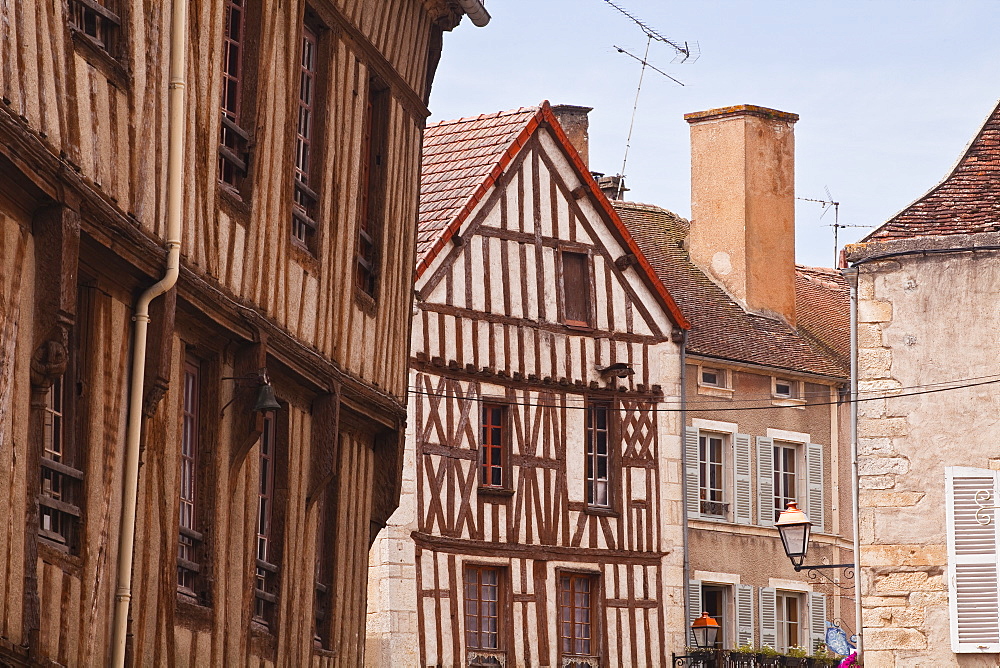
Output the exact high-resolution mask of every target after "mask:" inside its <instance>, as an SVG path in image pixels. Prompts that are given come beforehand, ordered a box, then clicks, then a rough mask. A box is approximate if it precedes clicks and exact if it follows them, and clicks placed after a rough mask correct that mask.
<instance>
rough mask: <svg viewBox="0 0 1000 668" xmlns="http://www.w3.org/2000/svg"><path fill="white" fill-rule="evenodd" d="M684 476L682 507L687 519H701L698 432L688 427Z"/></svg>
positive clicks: (685, 443)
mask: <svg viewBox="0 0 1000 668" xmlns="http://www.w3.org/2000/svg"><path fill="white" fill-rule="evenodd" d="M684 475H685V477H686V478H687V498H686V499H684V505H685V507H686V508H687V513H688V517H701V502H700V498H701V496H700V493H699V487H700V483H701V480H700V478H699V476H698V430H697V429H696V428H694V427H688V428H687V429H685V430H684ZM699 605H700V604H699Z"/></svg>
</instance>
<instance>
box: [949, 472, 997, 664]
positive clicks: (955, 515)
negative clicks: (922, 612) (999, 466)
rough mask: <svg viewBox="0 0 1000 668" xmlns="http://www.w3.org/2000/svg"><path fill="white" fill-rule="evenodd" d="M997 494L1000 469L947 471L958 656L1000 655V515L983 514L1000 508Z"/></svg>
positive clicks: (952, 617)
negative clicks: (999, 592)
mask: <svg viewBox="0 0 1000 668" xmlns="http://www.w3.org/2000/svg"><path fill="white" fill-rule="evenodd" d="M997 492H998V485H997V473H996V472H995V471H990V470H986V469H976V468H968V467H962V466H950V467H948V468H946V469H945V499H946V502H945V514H946V517H947V527H948V589H949V596H948V607H949V615H948V616H949V618H950V620H951V646H952V650H953V651H954V652H976V653H983V652H1000V608H998V595H997V588H998V585H1000V583H998V579H997V553H998V550H997V519H998V517H997V514H996V513H997V511H996V510H993V509H989V510H981V508H983V506H987V507H989V506H995V505H998V504H997ZM977 512H979V518H977V517H976V513H977ZM987 520H988V522H987V523H986V524H983V522H986V521H987Z"/></svg>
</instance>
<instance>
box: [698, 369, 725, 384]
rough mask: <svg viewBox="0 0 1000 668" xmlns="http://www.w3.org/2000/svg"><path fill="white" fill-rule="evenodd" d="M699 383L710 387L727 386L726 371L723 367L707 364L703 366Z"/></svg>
mask: <svg viewBox="0 0 1000 668" xmlns="http://www.w3.org/2000/svg"><path fill="white" fill-rule="evenodd" d="M698 378H699V380H698V382H699V384H701V385H707V386H708V387H726V372H725V371H723V370H722V369H712V368H709V367H707V366H703V367H701V371H700V373H699V377H698Z"/></svg>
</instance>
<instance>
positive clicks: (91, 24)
mask: <svg viewBox="0 0 1000 668" xmlns="http://www.w3.org/2000/svg"><path fill="white" fill-rule="evenodd" d="M69 12H70V26H71V27H72V29H73V30H74V31H76V33H77V34H79V35H83V36H85V38H86V39H87V40H88V41H89V42H90V43H91V44H93V45H94V46H96V47H98V48H99V49H101V50H103V51H106V52H107V53H108V54H109V55H111V56H116V55H117V53H116V50H117V47H118V45H117V43H116V42H117V38H118V33H119V31H120V30H121V24H122V20H121V17H120V16H118V14H116V13H115V12H114V11H113V10H112V6H111V3H110V2H109V1H108V0H70V2H69Z"/></svg>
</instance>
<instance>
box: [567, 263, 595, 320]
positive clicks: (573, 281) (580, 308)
mask: <svg viewBox="0 0 1000 668" xmlns="http://www.w3.org/2000/svg"><path fill="white" fill-rule="evenodd" d="M562 271H563V308H564V309H565V311H566V313H565V316H564V318H563V321H564V322H567V323H570V324H574V325H589V324H590V265H589V263H588V262H587V256H586V255H584V254H583V253H568V252H563V254H562Z"/></svg>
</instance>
